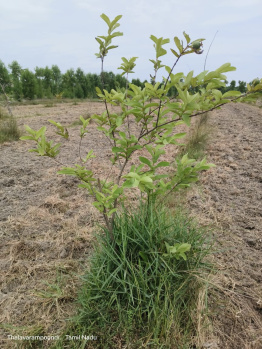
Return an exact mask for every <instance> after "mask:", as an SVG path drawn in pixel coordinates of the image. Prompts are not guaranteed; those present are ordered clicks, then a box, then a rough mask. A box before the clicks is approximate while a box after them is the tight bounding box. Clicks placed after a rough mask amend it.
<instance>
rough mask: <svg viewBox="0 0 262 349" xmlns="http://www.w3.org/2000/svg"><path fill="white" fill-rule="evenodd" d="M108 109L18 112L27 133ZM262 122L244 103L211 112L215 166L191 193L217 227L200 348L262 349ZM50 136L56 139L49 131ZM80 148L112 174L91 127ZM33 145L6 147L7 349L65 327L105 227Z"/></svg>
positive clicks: (1, 177)
mask: <svg viewBox="0 0 262 349" xmlns="http://www.w3.org/2000/svg"><path fill="white" fill-rule="evenodd" d="M102 110H103V105H102V104H100V103H94V102H93V103H91V102H89V103H87V102H85V103H79V104H78V105H71V104H68V103H64V104H63V103H61V104H57V105H56V106H53V107H48V108H47V107H45V106H43V105H31V106H18V107H14V109H13V113H14V115H15V116H16V117H17V120H18V123H19V125H20V126H21V127H22V126H23V125H24V124H28V125H29V126H30V127H32V128H34V129H38V128H40V127H41V126H43V125H45V126H48V125H50V124H49V123H48V119H50V118H51V119H54V120H56V121H58V122H61V123H63V124H66V125H70V124H71V123H72V122H73V121H75V120H77V119H78V118H79V116H80V115H84V116H85V115H87V114H92V113H100V112H101V111H102ZM261 115H262V110H261V109H260V108H258V107H256V106H250V105H243V104H229V105H226V106H224V107H223V108H222V109H221V110H218V111H214V112H212V113H210V119H209V124H210V127H211V128H212V138H211V140H210V142H209V144H208V148H207V156H208V160H209V162H213V163H215V164H216V167H215V168H212V169H211V170H210V171H207V172H205V173H203V174H202V175H201V181H200V183H199V185H198V186H196V187H195V188H194V189H193V190H192V191H190V192H189V194H188V195H187V204H188V206H189V207H190V209H191V212H192V214H193V215H194V216H196V217H197V219H198V220H199V222H200V223H201V224H203V225H208V226H211V227H212V228H213V232H214V239H215V246H214V247H215V251H216V252H215V253H214V255H213V261H214V263H215V265H216V267H217V268H218V274H217V275H216V276H215V277H214V278H213V279H212V281H211V283H212V285H213V286H212V288H211V289H210V296H209V300H208V302H209V307H210V319H211V323H212V332H213V333H212V335H211V336H210V339H208V340H206V341H205V342H204V344H203V346H202V348H210V349H211V348H221V349H224V348H230V349H231V348H232V349H238V348H240V349H242V348H243V349H259V348H262V284H261V282H262V270H261V269H262V254H261V248H262V234H261V227H262V224H261V202H262V201H261V194H262V190H261V183H262V159H261V157H262V155H261V148H262V145H261V134H262V123H261ZM68 129H69V132H70V134H71V135H72V142H73V144H74V147H73V148H72V146H70V144H68V142H67V141H65V140H62V143H63V147H64V150H63V152H62V155H61V156H59V159H58V161H63V163H64V164H67V165H70V164H73V163H74V162H75V159H76V158H77V156H79V152H78V140H79V138H78V127H68ZM47 135H48V136H52V138H53V139H55V140H57V141H58V140H59V141H60V139H59V138H58V136H57V135H55V134H54V128H53V127H52V126H49V128H48V132H47ZM83 145H84V149H85V151H86V150H90V149H94V151H95V153H96V154H97V155H99V159H94V160H92V168H94V169H95V172H96V173H97V174H99V175H100V176H101V177H104V176H106V175H107V173H108V172H109V170H110V161H109V147H108V143H107V140H106V139H105V138H103V137H102V136H101V135H100V134H99V132H98V131H97V130H96V128H95V125H94V124H91V125H90V133H89V134H88V136H87V137H86V138H85V139H84V143H83ZM31 146H32V144H30V142H21V141H19V142H13V143H5V144H2V145H0V236H1V247H0V270H1V278H0V282H1V284H0V322H1V323H2V328H0V347H1V348H15V347H16V343H15V342H14V341H12V340H10V339H8V337H7V336H8V335H10V334H11V335H56V334H59V331H61V329H62V328H63V327H64V326H66V319H67V318H68V317H69V316H71V315H72V314H73V313H74V309H75V304H74V302H73V301H74V298H75V296H76V294H77V289H78V288H79V283H80V282H79V278H78V276H77V275H78V274H81V273H83V271H84V270H85V268H86V267H87V257H88V256H89V255H90V253H91V252H92V249H91V244H92V240H93V239H94V237H93V233H94V232H95V231H96V230H97V223H99V222H101V217H100V216H99V215H98V214H97V212H96V210H95V209H94V208H93V206H92V204H91V199H90V198H89V197H88V195H87V194H86V192H84V191H83V190H82V189H80V188H78V187H77V184H78V180H76V179H74V178H73V177H65V176H61V175H57V174H56V172H57V170H58V169H59V168H60V167H61V166H60V165H59V164H57V163H56V162H54V161H52V160H51V159H49V158H44V157H37V156H36V155H35V154H31V153H29V152H28V149H29V148H30V147H31ZM175 152H176V151H170V153H169V157H170V158H172V157H174V155H175ZM20 345H21V342H20ZM23 347H24V348H26V342H24V343H23ZM174 348H175V347H174Z"/></svg>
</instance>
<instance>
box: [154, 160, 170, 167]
mask: <svg viewBox="0 0 262 349" xmlns="http://www.w3.org/2000/svg"><path fill="white" fill-rule="evenodd" d="M169 165H170V162H168V161H161V162H159V163H158V164H157V165H156V167H155V168H158V167H167V166H169Z"/></svg>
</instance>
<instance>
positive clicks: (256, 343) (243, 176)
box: [189, 104, 262, 349]
mask: <svg viewBox="0 0 262 349" xmlns="http://www.w3.org/2000/svg"><path fill="white" fill-rule="evenodd" d="M261 117H262V110H261V109H259V108H258V107H253V106H249V105H243V104H229V105H227V106H225V107H223V108H222V109H221V110H218V111H215V112H213V113H212V114H211V119H210V124H211V127H214V132H213V136H212V139H211V141H210V144H209V147H208V149H207V153H208V156H209V161H211V162H213V163H215V164H216V168H213V169H211V170H210V171H207V172H206V173H204V174H203V175H202V181H201V182H202V185H201V186H200V188H199V190H198V193H197V194H194V195H193V194H192V195H193V196H191V199H190V200H189V202H190V206H191V209H193V212H194V213H195V214H196V215H197V216H198V217H199V219H200V221H201V222H202V223H204V224H211V225H212V226H213V227H214V237H215V239H216V248H217V251H218V253H217V254H216V255H214V261H215V263H216V264H217V267H218V269H219V275H218V276H217V277H216V278H215V280H214V281H213V282H214V284H215V288H214V290H213V291H212V292H211V293H212V296H211V297H210V305H211V308H212V310H213V311H214V312H215V314H214V315H213V326H214V333H215V335H216V336H217V340H215V343H217V345H218V347H219V348H221V349H224V348H232V349H238V348H241V349H244V348H249V349H251V348H252V349H259V348H262V219H261V214H262V142H261V140H262V137H261V135H262V119H261ZM214 347H215V346H214Z"/></svg>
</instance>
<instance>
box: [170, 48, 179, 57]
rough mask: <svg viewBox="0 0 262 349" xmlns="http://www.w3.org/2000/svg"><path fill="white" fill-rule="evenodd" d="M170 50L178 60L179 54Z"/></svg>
mask: <svg viewBox="0 0 262 349" xmlns="http://www.w3.org/2000/svg"><path fill="white" fill-rule="evenodd" d="M170 50H171V52H172V53H173V54H174V55H175V56H176V57H177V58H179V54H178V53H177V52H176V51H175V50H173V49H172V48H171V49H170Z"/></svg>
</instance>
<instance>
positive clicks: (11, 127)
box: [0, 116, 21, 143]
mask: <svg viewBox="0 0 262 349" xmlns="http://www.w3.org/2000/svg"><path fill="white" fill-rule="evenodd" d="M20 136H21V132H20V130H19V128H18V126H17V122H16V119H15V118H14V117H13V116H8V118H7V119H6V120H3V119H2V120H1V118H0V143H4V142H9V141H18V140H19V138H20Z"/></svg>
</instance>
